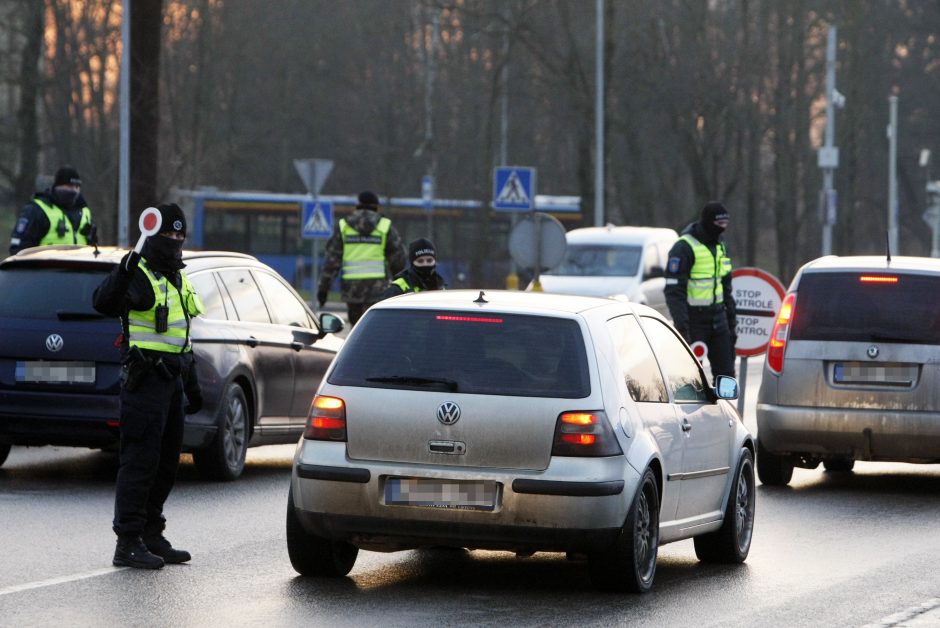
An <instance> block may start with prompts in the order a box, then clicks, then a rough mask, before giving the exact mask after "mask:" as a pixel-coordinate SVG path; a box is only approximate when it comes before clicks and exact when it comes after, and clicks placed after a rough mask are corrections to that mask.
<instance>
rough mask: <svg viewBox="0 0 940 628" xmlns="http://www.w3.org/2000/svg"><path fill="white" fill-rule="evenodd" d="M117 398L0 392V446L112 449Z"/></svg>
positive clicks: (117, 417)
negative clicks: (61, 446) (7, 444)
mask: <svg viewBox="0 0 940 628" xmlns="http://www.w3.org/2000/svg"><path fill="white" fill-rule="evenodd" d="M119 417H120V408H119V402H118V398H117V396H116V395H87V394H86V395H82V394H75V393H69V394H64V393H61V394H57V393H20V392H11V391H3V392H0V442H4V443H10V444H13V445H64V446H75V447H110V446H114V445H117V443H118V436H119V435H118V420H119Z"/></svg>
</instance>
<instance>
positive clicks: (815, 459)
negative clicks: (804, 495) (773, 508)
mask: <svg viewBox="0 0 940 628" xmlns="http://www.w3.org/2000/svg"><path fill="white" fill-rule="evenodd" d="M757 439H758V453H757V473H758V477H759V478H760V480H761V481H762V482H763V483H764V484H776V485H785V484H788V483H789V482H790V479H791V478H792V475H793V468H794V467H802V468H807V469H814V468H816V467H817V466H819V464H820V462H821V463H822V464H823V466H824V467H825V468H826V469H827V470H829V471H851V470H852V469H853V467H854V465H855V462H856V461H857V460H881V461H893V462H913V463H937V462H940V260H936V259H930V258H918V257H894V258H890V259H888V258H885V257H862V256H859V257H835V256H829V257H823V258H820V259H817V260H814V261H812V262H809V263H808V264H806V265H805V266H803V267H802V268H801V269H800V270H799V272H798V273H797V275H796V277H795V278H794V279H793V282H792V283H791V285H790V288H789V291H788V293H787V296H786V298H785V299H784V301H783V304H782V305H781V308H780V314H779V316H778V319H777V322H776V324H775V326H774V328H773V331H772V332H771V340H770V347H769V349H768V353H767V359H766V362H765V364H764V374H763V380H762V382H761V388H760V393H759V394H758V400H757Z"/></svg>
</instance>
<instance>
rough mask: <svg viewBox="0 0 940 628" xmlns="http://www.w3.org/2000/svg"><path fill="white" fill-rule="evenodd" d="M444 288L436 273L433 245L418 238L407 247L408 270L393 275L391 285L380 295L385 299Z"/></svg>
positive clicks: (435, 252) (444, 285)
mask: <svg viewBox="0 0 940 628" xmlns="http://www.w3.org/2000/svg"><path fill="white" fill-rule="evenodd" d="M446 287H447V284H446V283H445V282H444V278H443V277H441V276H440V275H439V274H438V273H437V251H436V250H435V248H434V243H433V242H431V241H430V240H428V239H427V238H418V239H417V240H414V241H412V242H411V244H409V245H408V268H406V269H405V270H403V271H401V272H400V273H398V274H397V275H395V278H394V279H393V280H392V283H391V284H390V285H389V287H388V288H386V289H385V292H383V293H382V298H383V299H387V298H389V297H394V296H396V295H399V294H405V293H406V292H422V291H424V290H444V289H445V288H446Z"/></svg>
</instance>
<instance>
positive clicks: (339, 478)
mask: <svg viewBox="0 0 940 628" xmlns="http://www.w3.org/2000/svg"><path fill="white" fill-rule="evenodd" d="M395 476H398V477H426V478H438V479H448V480H455V481H468V480H489V481H495V482H496V483H497V484H498V485H499V487H500V488H499V490H498V498H497V501H496V507H495V509H494V510H491V511H485V510H463V509H452V508H433V507H419V506H401V505H387V504H386V503H385V481H386V479H387V478H388V477H395ZM291 481H292V483H293V495H294V506H295V508H296V509H297V515H298V518H299V519H300V521H301V523H302V525H303V526H304V528H305V529H306V530H307V531H308V532H310V533H312V534H317V535H319V536H322V537H325V538H330V539H334V540H344V541H349V542H352V543H353V544H355V545H357V546H359V547H361V548H363V549H369V550H377V551H395V550H402V549H411V548H417V547H428V546H452V547H468V548H474V549H494V550H509V551H577V552H594V551H602V550H603V549H604V548H607V547H609V546H610V544H611V543H612V542H613V541H614V540H615V539H616V538H617V536H618V535H619V534H620V530H621V527H622V525H623V522H624V520H625V519H626V514H627V509H628V508H629V505H630V502H631V500H632V498H633V493H634V491H635V489H636V486H637V484H638V482H639V475H638V474H637V473H636V471H635V470H634V469H633V468H632V467H630V465H628V464H627V463H626V461H625V460H624V459H623V457H622V456H615V457H611V458H593V459H587V458H581V459H579V458H555V459H553V460H552V463H551V464H550V465H549V468H547V469H545V470H544V471H529V470H521V469H520V470H507V469H497V470H491V469H481V468H467V467H460V466H456V465H454V466H436V465H435V466H432V465H404V464H400V463H378V462H373V461H349V460H346V458H345V446H344V444H342V443H319V442H313V441H301V443H300V445H299V446H298V448H297V454H296V455H295V459H294V473H293V476H292V478H291Z"/></svg>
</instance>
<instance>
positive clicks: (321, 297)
mask: <svg viewBox="0 0 940 628" xmlns="http://www.w3.org/2000/svg"><path fill="white" fill-rule="evenodd" d="M317 303H319V304H320V309H323V306H324V305H326V290H324V289H322V288H321V289H319V290H317Z"/></svg>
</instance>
